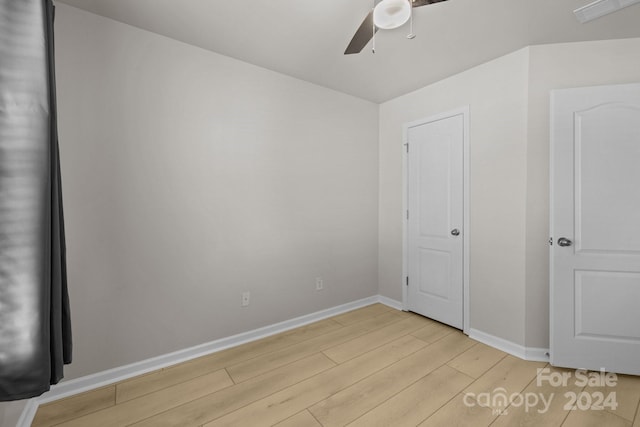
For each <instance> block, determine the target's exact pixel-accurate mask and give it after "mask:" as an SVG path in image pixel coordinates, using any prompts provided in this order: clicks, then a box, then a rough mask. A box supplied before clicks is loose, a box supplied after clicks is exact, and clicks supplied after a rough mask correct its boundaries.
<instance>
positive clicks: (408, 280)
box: [407, 276, 409, 286]
mask: <svg viewBox="0 0 640 427" xmlns="http://www.w3.org/2000/svg"><path fill="white" fill-rule="evenodd" d="M407 286H409V276H407Z"/></svg>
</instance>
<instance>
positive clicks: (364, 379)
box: [32, 304, 640, 427]
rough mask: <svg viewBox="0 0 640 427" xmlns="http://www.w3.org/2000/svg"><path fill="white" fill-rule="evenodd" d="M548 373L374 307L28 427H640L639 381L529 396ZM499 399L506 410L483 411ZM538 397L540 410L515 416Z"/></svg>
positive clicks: (56, 405) (49, 413)
mask: <svg viewBox="0 0 640 427" xmlns="http://www.w3.org/2000/svg"><path fill="white" fill-rule="evenodd" d="M547 366H548V365H547V364H545V363H539V362H526V361H523V360H520V359H518V358H515V357H513V356H510V355H508V354H506V353H503V352H501V351H499V350H496V349H494V348H491V347H488V346H486V345H484V344H481V343H478V342H476V341H474V340H472V339H470V338H468V337H466V336H465V335H463V334H462V333H461V332H459V331H457V330H455V329H452V328H449V327H447V326H444V325H442V324H440V323H437V322H434V321H432V320H429V319H426V318H424V317H421V316H417V315H414V314H410V313H403V312H399V311H396V310H393V309H391V308H389V307H386V306H384V305H381V304H375V305H371V306H368V307H365V308H362V309H358V310H355V311H351V312H349V313H345V314H342V315H339V316H335V317H333V318H330V319H326V320H322V321H320V322H317V323H313V324H310V325H307V326H304V327H301V328H298V329H294V330H291V331H288V332H285V333H281V334H278V335H274V336H271V337H268V338H265V339H262V340H259V341H255V342H252V343H249V344H245V345H242V346H239V347H235V348H231V349H227V350H224V351H221V352H218V353H214V354H211V355H209V356H205V357H201V358H199V359H195V360H192V361H189V362H186V363H183V364H180V365H176V366H172V367H169V368H165V369H162V370H160V371H156V372H152V373H149V374H146V375H143V376H140V377H136V378H132V379H130V380H127V381H123V382H120V383H117V384H114V385H110V386H108V387H104V388H101V389H97V390H93V391H90V392H87V393H84V394H81V395H76V396H73V397H69V398H67V399H63V400H59V401H56V402H52V403H49V404H47V405H43V406H41V407H40V408H39V410H38V412H37V414H36V417H35V419H34V422H33V424H32V425H33V426H38V427H41V426H69V427H71V426H81V427H99V426H108V427H113V426H130V425H131V426H136V427H143V426H145V427H151V426H153V427H159V426H181V427H186V426H195V427H200V426H206V427H213V426H243V427H245V426H246V427H252V426H279V427H285V426H295V427H306V426H309V427H311V426H315V427H318V426H344V425H349V426H367V427H369V426H394V427H395V426H418V425H419V426H447V427H449V426H474V427H476V426H477V427H480V426H489V425H491V426H524V425H527V426H545V427H546V426H580V427H585V426H598V427H601V426H634V427H639V426H640V408H639V403H640V377H633V376H622V375H620V376H618V381H617V383H616V385H615V387H598V386H595V385H593V384H592V385H591V386H590V385H587V386H586V387H585V386H582V385H581V384H576V382H577V381H576V379H575V377H572V379H570V380H569V381H567V385H566V386H564V387H552V386H551V385H550V384H549V382H548V381H543V382H542V384H540V386H538V384H537V381H536V373H537V369H538V368H544V367H547ZM551 372H559V373H562V372H567V373H569V374H575V372H572V371H569V370H561V369H553V368H552V369H551ZM598 392H600V393H603V395H604V396H607V395H608V394H609V393H610V392H615V396H616V401H617V404H618V405H617V408H616V409H615V410H611V408H607V409H605V410H595V409H591V410H586V409H583V410H580V409H577V410H573V411H571V410H567V409H565V408H564V406H565V405H566V404H567V403H568V401H569V399H570V396H571V394H569V395H565V393H575V394H576V396H578V395H579V393H583V394H584V395H585V396H584V398H583V400H582V406H583V407H584V405H585V404H586V403H588V402H587V400H586V399H587V398H589V399H590V398H591V397H597V393H598ZM500 393H502V394H505V393H506V394H507V395H509V396H512V395H513V396H514V397H515V398H514V400H513V402H514V403H513V404H512V405H511V406H509V407H506V408H505V407H503V406H499V402H494V404H493V406H492V403H491V401H490V400H491V399H487V397H494V396H497V395H498V394H500ZM540 393H542V395H543V396H544V397H545V401H549V402H550V404H549V406H548V407H546V406H545V404H544V403H543V402H542V401H540V402H539V403H538V405H537V406H535V407H534V406H532V407H529V408H527V407H526V405H524V404H521V405H519V403H520V402H521V400H518V398H517V396H521V397H522V399H528V400H529V401H530V403H531V405H533V403H535V402H534V400H533V396H540ZM609 403H611V402H609ZM545 408H547V409H546V410H545Z"/></svg>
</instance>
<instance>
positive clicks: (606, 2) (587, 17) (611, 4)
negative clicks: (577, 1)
mask: <svg viewBox="0 0 640 427" xmlns="http://www.w3.org/2000/svg"><path fill="white" fill-rule="evenodd" d="M636 3H640V0H597V1H594V2H593V3H589V4H588V5H586V6H582V7H580V8H578V9H576V10H574V11H573V13H574V14H575V15H576V18H577V19H578V21H580V23H581V24H584V23H585V22H589V21H593V20H594V19H596V18H600V17H601V16H604V15H608V14H610V13H613V12H615V11H617V10H620V9H622V8H625V7H627V6H631V5H632V4H636Z"/></svg>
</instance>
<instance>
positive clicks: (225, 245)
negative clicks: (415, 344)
mask: <svg viewBox="0 0 640 427" xmlns="http://www.w3.org/2000/svg"><path fill="white" fill-rule="evenodd" d="M56 49H57V57H56V59H57V64H56V65H57V78H58V82H57V83H58V104H59V105H58V107H59V127H60V144H61V156H62V171H63V185H64V203H65V215H66V224H67V246H68V269H69V286H70V294H71V304H72V320H73V332H74V341H75V354H74V363H73V364H72V365H71V366H70V367H68V368H67V372H68V374H67V378H74V377H78V376H82V375H86V374H90V373H94V372H98V371H102V370H105V369H108V368H112V367H116V366H120V365H124V364H128V363H132V362H135V361H139V360H142V359H146V358H149V357H152V356H156V355H160V354H164V353H168V352H171V351H175V350H179V349H183V348H186V347H189V346H193V345H197V344H201V343H204V342H208V341H211V340H214V339H217V338H222V337H226V336H230V335H233V334H236V333H239V332H243V331H247V330H251V329H254V328H258V327H261V326H265V325H268V324H272V323H275V322H278V321H282V320H286V319H290V318H293V317H296V316H299V315H303V314H308V313H311V312H314V311H317V310H321V309H324V308H329V307H333V306H336V305H339V304H343V303H346V302H349V301H353V300H357V299H360V298H364V297H368V296H372V295H376V294H377V293H378V283H377V215H378V214H377V197H378V193H377V191H378V187H377V174H378V135H377V123H378V106H377V105H375V104H373V103H370V102H367V101H363V100H360V99H357V98H353V97H350V96H347V95H344V94H340V93H338V92H334V91H331V90H328V89H326V88H322V87H319V86H315V85H312V84H309V83H306V82H302V81H299V80H296V79H293V78H290V77H286V76H284V75H281V74H277V73H274V72H270V71H267V70H265V69H261V68H258V67H255V66H252V65H248V64H246V63H242V62H239V61H236V60H234V59H231V58H228V57H224V56H221V55H217V54H214V53H211V52H208V51H205V50H201V49H198V48H195V47H192V46H189V45H186V44H183V43H180V42H177V41H174V40H171V39H168V38H164V37H161V36H158V35H155V34H152V33H149V32H145V31H142V30H139V29H136V28H133V27H130V26H127V25H124V24H120V23H117V22H115V21H111V20H108V19H105V18H102V17H98V16H96V15H92V14H89V13H86V12H83V11H80V10H78V9H75V8H72V7H69V6H66V5H62V4H61V5H59V7H58V13H57V21H56ZM317 276H321V277H323V278H324V285H325V290H324V291H321V292H316V290H315V277H317ZM244 290H249V291H251V305H250V306H249V307H246V308H241V307H240V296H241V292H242V291H244Z"/></svg>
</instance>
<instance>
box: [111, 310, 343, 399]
mask: <svg viewBox="0 0 640 427" xmlns="http://www.w3.org/2000/svg"><path fill="white" fill-rule="evenodd" d="M341 328H342V326H341V325H340V324H339V323H336V322H334V321H333V320H332V319H325V320H321V321H319V322H315V323H311V324H309V325H305V326H302V327H300V328H295V329H292V330H290V331H287V332H284V333H282V334H277V335H273V336H270V337H266V338H263V339H260V340H257V341H253V342H250V343H247V344H243V345H240V346H237V347H233V348H230V349H227V350H222V351H219V352H216V353H213V354H210V355H207V356H203V357H199V358H197V359H193V360H190V361H188V362H184V363H181V364H179V365H174V366H170V367H167V368H164V369H161V370H159V371H155V372H152V373H150V374H146V375H141V376H138V377H135V378H132V379H129V380H126V381H122V382H120V383H118V384H117V387H116V402H117V403H122V402H126V401H127V400H131V399H134V398H136V397H140V396H143V395H145V394H148V393H151V392H154V391H157V390H160V389H162V388H166V387H169V386H172V385H175V384H179V383H181V382H185V381H188V380H190V379H193V378H196V377H198V376H201V375H205V374H207V373H209V372H213V371H217V370H219V369H222V368H224V367H226V366H229V365H231V364H234V363H238V362H240V361H243V360H249V359H252V358H254V357H257V356H259V355H261V354H265V353H269V352H273V351H277V350H281V349H283V348H287V347H289V346H291V345H295V344H297V343H300V342H302V341H305V340H308V339H312V338H314V337H317V336H321V335H323V334H326V333H329V332H332V331H335V330H338V329H341Z"/></svg>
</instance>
